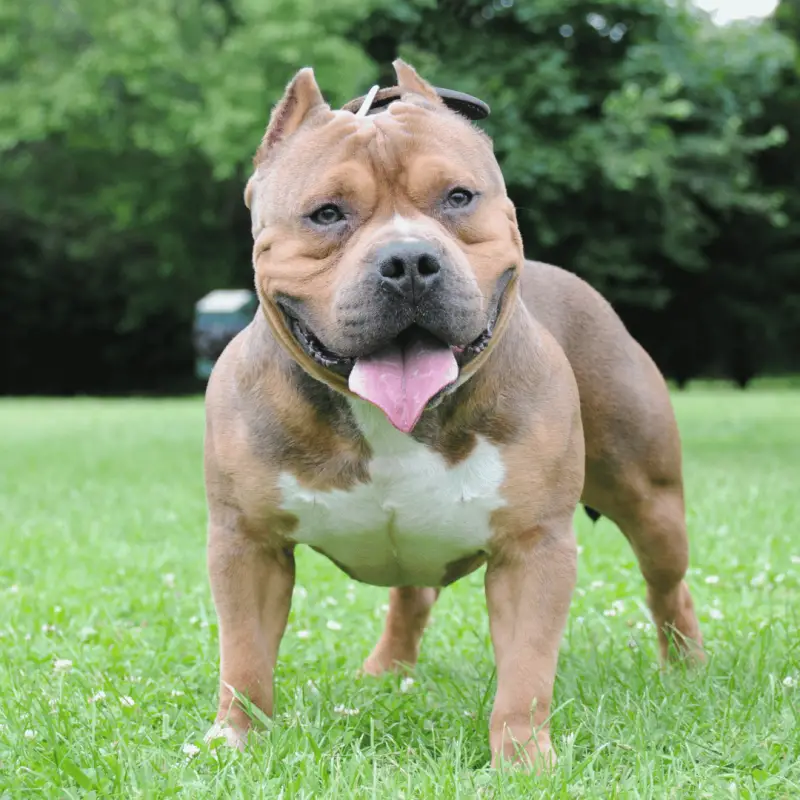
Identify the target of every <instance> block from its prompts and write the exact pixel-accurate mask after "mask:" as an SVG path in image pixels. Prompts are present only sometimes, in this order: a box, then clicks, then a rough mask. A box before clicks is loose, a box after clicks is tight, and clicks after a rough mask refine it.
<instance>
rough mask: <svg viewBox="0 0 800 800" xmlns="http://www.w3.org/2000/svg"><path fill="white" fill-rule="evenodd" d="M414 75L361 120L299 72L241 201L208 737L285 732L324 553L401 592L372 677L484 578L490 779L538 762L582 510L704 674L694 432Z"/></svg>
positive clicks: (226, 383) (406, 661)
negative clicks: (308, 599)
mask: <svg viewBox="0 0 800 800" xmlns="http://www.w3.org/2000/svg"><path fill="white" fill-rule="evenodd" d="M394 67H395V72H396V75H397V86H396V87H394V89H393V90H392V91H389V92H387V91H386V90H383V93H382V95H380V97H382V98H383V100H382V102H380V103H378V104H377V105H375V107H374V108H373V107H371V105H370V103H371V99H372V100H374V92H373V93H371V94H372V98H370V97H368V98H366V100H364V102H363V103H361V104H360V106H359V107H358V108H357V110H355V111H354V110H353V108H354V106H352V104H351V107H346V108H344V109H338V110H333V109H332V108H331V107H330V106H329V105H328V104H327V103H326V102H325V100H324V99H323V96H322V94H321V92H320V90H319V88H318V86H317V83H316V81H315V78H314V74H313V71H312V70H310V69H304V70H301V71H300V72H299V73H298V74H297V75H296V76H295V78H294V79H293V80H292V82H291V83H290V84H289V85H288V87H287V89H286V92H285V94H284V96H283V98H282V99H281V100H280V102H279V103H278V104H277V106H276V107H275V109H274V110H273V112H272V115H271V118H270V122H269V125H268V127H267V130H266V133H265V134H264V137H263V139H262V142H261V145H260V147H259V148H258V151H257V153H256V156H255V159H254V164H255V171H254V173H253V175H252V177H251V179H250V180H249V182H248V185H247V188H246V190H245V202H246V204H247V206H248V208H249V209H250V212H251V218H252V235H253V242H254V244H253V267H254V271H255V285H256V290H257V292H258V296H259V301H260V310H259V312H258V313H257V314H256V316H255V318H254V319H253V321H252V323H251V324H250V325H249V326H248V327H247V328H245V329H244V330H243V331H242V332H241V333H240V334H239V335H237V336H236V338H235V339H233V340H232V342H231V343H230V344H229V345H228V347H227V348H226V349H225V351H224V353H223V354H222V356H221V358H220V359H219V361H218V363H217V364H216V366H215V368H214V371H213V374H212V375H211V378H210V380H209V384H208V387H207V395H206V410H207V413H206V418H207V426H206V435H205V476H206V495H207V502H208V512H209V530H208V567H209V576H210V583H211V588H212V594H213V598H214V603H215V606H216V611H217V615H218V619H219V637H220V671H221V681H220V697H219V710H218V714H217V718H216V723H215V725H214V727H213V728H212V732H211V734H210V735H214V736H216V735H224V736H225V737H226V739H227V740H228V742H229V743H230V744H232V745H235V746H239V747H241V746H243V744H244V742H245V741H246V737H247V732H248V729H249V728H250V725H251V720H250V717H249V716H248V713H247V712H246V710H245V708H244V707H243V704H242V698H243V697H246V698H248V699H249V701H250V702H251V703H253V704H254V705H255V706H257V707H258V708H259V709H261V710H262V711H263V712H264V713H265V714H267V715H271V714H272V713H273V672H274V669H275V664H276V658H277V655H278V647H279V645H280V641H281V637H282V635H283V632H284V629H285V626H286V620H287V617H288V615H289V609H290V604H291V598H292V590H293V586H294V582H295V563H294V550H295V548H296V547H297V546H298V545H301V544H305V545H308V546H310V547H312V548H313V549H314V550H316V551H318V552H319V553H322V554H324V555H325V556H327V557H328V558H329V559H330V560H331V561H333V562H334V563H335V564H336V565H337V566H338V567H339V568H340V569H341V570H342V571H343V572H345V573H346V574H347V575H349V576H350V577H351V578H352V579H354V580H356V581H360V582H364V583H368V584H373V585H378V586H386V587H390V588H389V611H388V615H387V618H386V623H385V629H384V631H383V634H382V636H381V637H380V640H379V641H378V643H377V644H376V646H375V648H374V650H373V651H372V653H371V654H370V655H369V656H368V657H367V659H366V661H365V662H364V666H363V672H365V673H367V674H368V675H378V674H380V673H383V672H385V671H387V670H398V669H407V668H409V667H413V665H414V664H415V663H416V662H417V658H418V655H419V651H420V640H421V638H422V635H423V631H424V629H425V627H426V624H427V621H428V617H429V613H430V610H431V606H432V605H433V604H434V602H435V600H436V598H437V596H438V594H439V592H440V590H441V589H442V588H443V587H446V586H447V585H449V584H451V583H453V582H454V581H456V580H458V579H459V578H461V577H463V576H465V575H467V574H469V573H471V572H473V571H474V570H477V569H478V568H479V567H481V566H484V565H485V566H486V572H485V592H486V601H487V606H488V613H489V622H490V632H491V640H492V644H493V649H494V654H495V659H496V666H497V692H496V697H495V700H494V706H493V709H492V713H491V718H490V724H489V728H490V748H491V752H492V764H493V765H498V764H500V763H502V762H510V763H518V764H527V765H528V766H533V767H534V768H535V769H542V768H546V767H547V766H548V765H552V764H553V763H555V760H556V757H555V753H554V751H553V747H552V744H551V740H550V732H549V726H548V719H549V715H550V708H551V702H552V695H553V683H554V679H555V674H556V664H557V659H558V651H559V644H560V639H561V637H562V635H563V631H564V627H565V624H566V620H567V615H568V610H569V606H570V600H571V596H572V593H573V588H574V586H575V580H576V561H577V548H576V543H575V536H574V531H573V519H574V514H575V511H576V508H577V506H578V505H579V503H580V502H583V503H584V504H585V505H586V506H587V507H588V508H590V509H593V510H596V513H599V514H602V515H604V516H606V517H607V518H609V519H611V520H612V521H614V522H615V523H616V524H617V525H618V526H619V528H620V529H621V530H622V532H623V534H624V535H625V536H626V538H627V539H628V541H629V542H630V544H631V546H632V548H633V550H634V553H635V555H636V557H637V559H638V562H639V565H640V567H641V572H642V574H643V576H644V579H645V582H646V585H647V602H648V605H649V608H650V610H651V612H652V616H653V618H654V621H655V624H656V626H657V629H658V637H659V643H660V651H661V654H662V657H663V658H665V659H667V658H669V657H671V656H675V657H687V658H689V659H692V660H695V659H697V660H702V658H703V656H702V639H701V634H700V630H699V627H698V622H697V618H696V616H695V612H694V609H693V605H692V599H691V596H690V593H689V589H688V588H687V585H686V583H685V581H684V575H685V573H686V570H687V565H688V542H687V534H686V525H685V514H684V497H683V481H682V475H681V446H680V441H679V435H678V428H677V425H676V421H675V417H674V414H673V410H672V407H671V404H670V398H669V395H668V392H667V388H666V385H665V382H664V379H663V378H662V376H661V374H660V373H659V371H658V369H657V368H656V366H655V364H654V363H653V361H652V360H651V359H650V358H649V356H648V355H647V354H646V353H645V351H644V350H643V349H642V348H641V347H640V346H639V345H638V344H637V343H636V341H634V339H633V338H632V337H631V336H630V335H629V334H628V332H627V331H626V329H625V327H624V326H623V324H622V322H621V321H620V319H619V318H618V317H617V315H616V314H615V312H614V311H613V310H612V308H611V306H610V305H609V304H608V303H607V302H606V301H605V300H604V299H603V298H602V297H601V296H600V295H599V294H598V293H597V292H595V291H594V290H593V289H592V288H590V286H589V285H587V284H586V283H584V282H583V281H582V280H580V279H579V278H578V277H576V276H574V275H573V274H571V273H568V272H566V271H563V270H561V269H559V268H556V267H554V266H549V265H546V264H542V263H536V262H532V261H526V260H525V257H524V255H523V246H522V240H521V236H520V233H519V230H518V227H517V221H516V212H515V208H514V205H513V204H512V202H511V200H510V199H509V198H508V196H507V194H506V188H505V183H504V180H503V176H502V174H501V171H500V168H499V166H498V163H497V161H496V159H495V157H494V154H493V149H492V144H491V141H490V139H489V138H488V137H487V136H486V135H485V134H484V133H483V132H481V131H480V130H478V129H477V127H476V126H475V125H474V124H473V122H472V121H470V120H469V119H467V118H466V116H468V115H465V114H463V113H459V112H458V110H454V108H453V107H452V104H451V105H450V106H448V104H447V103H446V102H445V100H444V99H443V96H442V94H441V93H440V92H438V91H437V90H436V89H434V87H433V86H431V85H430V84H429V83H428V82H427V81H425V80H424V79H423V78H421V77H420V76H419V75H418V74H417V73H416V71H415V70H414V69H413V68H412V67H411V66H409V65H407V64H405V63H404V62H402V61H397V62H395V64H394ZM387 98H388V99H387Z"/></svg>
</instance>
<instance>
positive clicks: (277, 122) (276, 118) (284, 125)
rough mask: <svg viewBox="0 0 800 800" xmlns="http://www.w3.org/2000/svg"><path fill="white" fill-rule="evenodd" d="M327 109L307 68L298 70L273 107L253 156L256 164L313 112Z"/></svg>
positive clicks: (311, 72) (311, 71)
mask: <svg viewBox="0 0 800 800" xmlns="http://www.w3.org/2000/svg"><path fill="white" fill-rule="evenodd" d="M320 110H328V111H330V106H328V104H327V103H326V102H325V99H324V98H323V97H322V92H321V91H320V90H319V86H317V81H316V79H315V78H314V70H313V69H311V68H310V67H306V68H305V69H301V70H300V72H298V73H297V74H296V75H295V76H294V78H292V80H291V81H290V83H289V85H288V86H287V87H286V91H285V93H284V95H283V97H282V98H281V101H280V102H279V103H278V105H276V106H275V108H274V109H273V110H272V115H271V116H270V119H269V125H267V130H266V132H265V133H264V138H263V139H262V140H261V144H260V146H259V148H258V150H257V151H256V154H255V157H254V158H253V164H254V165H255V166H258V165H259V164H261V163H263V162H264V161H265V160H266V158H267V157H268V155H269V152H270V150H272V148H273V147H275V146H276V145H277V144H279V143H280V142H282V141H283V140H284V139H286V138H287V137H289V136H291V135H292V134H293V133H294V132H295V131H297V129H298V128H299V127H300V126H301V125H302V124H303V123H304V122H305V121H306V119H308V118H309V117H310V116H311V115H312V114H314V112H316V111H320Z"/></svg>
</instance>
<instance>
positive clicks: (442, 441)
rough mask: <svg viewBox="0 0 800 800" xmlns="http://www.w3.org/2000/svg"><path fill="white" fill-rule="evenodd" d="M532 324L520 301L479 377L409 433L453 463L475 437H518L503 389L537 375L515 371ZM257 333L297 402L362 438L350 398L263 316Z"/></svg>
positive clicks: (346, 434)
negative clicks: (292, 351)
mask: <svg viewBox="0 0 800 800" xmlns="http://www.w3.org/2000/svg"><path fill="white" fill-rule="evenodd" d="M531 326H532V320H531V318H530V316H529V314H528V312H527V311H526V310H525V308H524V307H523V306H522V303H521V302H518V303H517V307H516V308H515V309H514V311H513V313H512V314H511V317H510V319H509V323H508V326H507V328H506V330H505V331H504V333H503V335H502V337H501V339H500V340H499V341H497V342H496V343H495V344H494V346H493V348H492V352H491V353H489V354H488V357H487V358H486V360H485V362H484V363H483V364H482V365H481V367H480V369H479V370H478V371H477V372H476V374H475V375H473V376H472V377H471V378H470V379H469V380H467V381H466V382H464V383H463V384H461V385H460V386H458V387H457V388H456V389H455V390H453V391H452V392H451V393H450V394H448V395H446V396H445V397H444V398H443V399H442V400H441V401H440V402H439V403H438V404H437V405H436V406H435V407H433V408H430V409H428V410H427V411H425V413H424V414H423V415H422V417H421V419H420V420H419V422H418V423H417V425H416V427H415V428H414V430H413V431H412V432H411V433H410V434H408V435H409V436H410V437H412V438H413V439H415V440H416V441H418V442H420V443H422V444H425V445H427V446H429V447H431V448H432V449H434V450H436V451H438V452H440V453H442V455H444V457H445V458H446V459H447V460H448V461H452V462H455V463H457V462H458V461H460V460H461V459H462V458H464V457H466V456H467V455H469V453H470V452H471V450H472V448H473V447H474V445H475V442H476V437H477V436H484V437H486V438H488V439H490V440H492V441H496V442H498V443H504V442H509V441H512V440H513V439H514V437H515V436H516V435H518V433H519V425H520V424H521V422H520V417H519V413H518V409H516V408H515V407H513V406H512V405H510V403H509V402H508V401H506V400H504V397H506V396H507V397H511V396H513V395H514V393H513V392H508V393H506V392H504V391H501V389H504V388H510V386H511V384H513V383H517V382H519V381H520V380H529V379H530V378H532V377H533V376H520V375H518V369H517V364H518V363H519V355H520V353H519V348H521V347H531V346H534V347H535V346H536V341H535V338H536V337H535V336H531ZM253 334H254V336H255V339H256V342H254V344H256V346H257V347H258V349H259V350H262V353H263V356H264V359H263V362H264V363H269V364H270V365H271V366H272V368H275V367H277V368H278V370H279V371H280V373H281V375H282V377H283V379H284V380H286V381H289V382H290V383H291V385H292V387H293V388H294V393H295V394H296V396H297V398H298V401H299V402H302V403H303V404H306V405H307V406H308V408H309V409H313V413H314V415H315V416H316V418H317V419H318V421H319V422H320V423H322V424H324V425H327V426H329V427H330V428H331V429H332V430H335V431H337V432H338V433H339V434H340V435H342V436H344V437H345V438H347V439H350V438H353V439H357V438H359V437H360V436H361V435H362V432H361V431H360V429H359V426H358V423H357V421H356V419H355V416H354V415H353V411H352V408H351V405H350V398H348V397H347V396H346V395H345V394H342V393H341V392H337V391H336V390H334V389H332V388H330V387H329V386H328V385H326V384H325V383H323V382H322V381H320V380H317V378H315V377H314V376H312V375H311V374H309V373H308V372H306V370H305V369H303V367H302V366H301V365H300V364H299V363H298V362H296V361H294V360H293V359H292V358H291V356H290V355H289V354H288V353H287V352H286V350H285V349H284V348H283V347H282V346H281V345H280V343H279V342H277V341H276V340H275V337H274V335H273V333H272V331H271V329H270V326H269V325H268V323H267V322H266V320H265V319H264V318H263V315H261V314H259V315H257V317H256V320H255V321H254V331H253ZM525 361H529V359H525ZM361 402H364V401H361Z"/></svg>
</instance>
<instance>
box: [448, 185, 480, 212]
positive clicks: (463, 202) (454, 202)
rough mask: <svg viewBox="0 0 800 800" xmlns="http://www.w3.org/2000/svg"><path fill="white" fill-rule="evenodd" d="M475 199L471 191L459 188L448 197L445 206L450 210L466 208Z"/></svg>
mask: <svg viewBox="0 0 800 800" xmlns="http://www.w3.org/2000/svg"><path fill="white" fill-rule="evenodd" d="M473 197H475V195H474V194H473V193H472V192H471V191H470V190H469V189H463V188H461V187H460V186H459V187H458V188H456V189H453V191H452V192H450V194H448V195H447V200H446V201H445V205H447V207H448V208H466V207H467V206H468V205H469V204H470V203H471V202H472V198H473Z"/></svg>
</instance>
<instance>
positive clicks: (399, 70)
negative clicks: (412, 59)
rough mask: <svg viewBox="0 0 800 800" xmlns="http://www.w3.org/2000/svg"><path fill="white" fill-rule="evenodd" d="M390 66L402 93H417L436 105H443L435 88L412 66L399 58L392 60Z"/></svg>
mask: <svg viewBox="0 0 800 800" xmlns="http://www.w3.org/2000/svg"><path fill="white" fill-rule="evenodd" d="M392 66H393V67H394V72H395V75H397V86H398V88H399V89H400V91H401V93H402V94H406V93H408V94H418V95H421V96H422V97H424V98H425V99H426V100H428V101H430V102H431V103H434V104H435V105H437V106H441V105H444V101H443V100H442V98H441V97H440V96H439V93H438V92H437V91H436V89H434V88H433V86H431V85H430V84H429V83H428V81H426V80H423V79H422V78H420V76H419V75H418V74H417V71H416V70H415V69H414V67H412V66H411V65H410V64H406V62H405V61H403V60H402V59H401V58H398V59H397V60H396V61H393V62H392Z"/></svg>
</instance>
